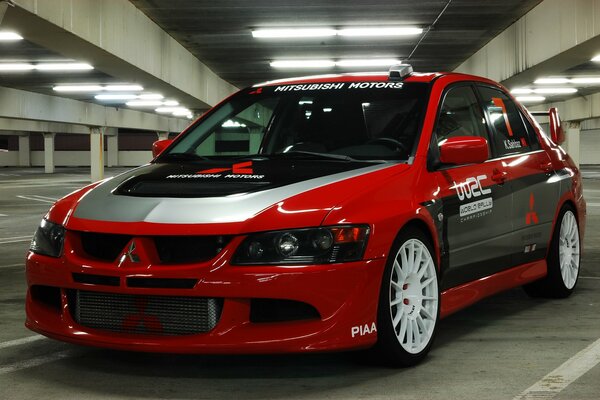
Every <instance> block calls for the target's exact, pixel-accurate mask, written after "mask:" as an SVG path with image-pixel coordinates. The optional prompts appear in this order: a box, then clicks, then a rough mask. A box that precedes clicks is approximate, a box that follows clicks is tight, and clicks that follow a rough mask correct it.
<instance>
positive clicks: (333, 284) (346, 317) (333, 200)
mask: <svg viewBox="0 0 600 400" xmlns="http://www.w3.org/2000/svg"><path fill="white" fill-rule="evenodd" d="M387 80H388V77H387V75H379V76H373V75H364V76H359V75H341V76H333V77H332V76H326V77H314V78H302V79H298V80H288V81H285V82H276V83H266V84H265V85H257V86H256V87H257V88H261V87H266V86H272V85H277V84H299V83H321V82H355V81H358V82H362V81H373V82H381V81H387ZM463 81H469V82H481V83H485V84H487V85H491V86H495V87H498V88H500V89H502V90H504V91H505V92H506V89H504V88H503V87H502V86H500V85H498V84H497V83H495V82H493V81H490V80H487V79H484V78H480V77H475V76H470V75H463V74H413V75H412V76H410V77H408V78H406V80H405V82H423V83H428V84H430V85H431V91H430V95H429V99H428V105H427V111H426V117H425V119H424V121H423V126H422V130H421V137H420V138H419V142H418V146H417V148H416V152H415V156H414V160H413V162H412V164H411V165H407V164H396V165H394V166H390V167H388V168H383V169H380V170H378V171H375V172H372V173H369V174H364V175H358V176H356V177H353V178H349V179H345V180H341V181H339V182H335V183H332V184H329V185H324V186H320V187H315V188H313V189H311V190H307V191H304V192H302V193H300V194H297V195H294V196H291V197H289V198H286V199H284V200H282V201H280V202H278V203H277V204H273V205H271V206H269V207H267V208H265V209H263V210H261V211H260V212H258V213H257V214H255V215H254V216H252V218H250V219H247V220H245V221H237V222H225V223H206V224H205V223H194V224H165V223H156V222H144V221H133V222H113V221H101V220H89V219H85V218H79V217H77V216H74V215H73V211H74V210H75V209H76V208H77V206H78V204H79V203H80V201H81V200H82V199H83V198H85V197H86V196H87V195H88V193H89V192H90V191H93V190H94V188H96V187H98V185H99V184H98V183H96V184H94V185H90V186H88V187H86V188H83V189H81V190H79V191H77V192H74V193H72V194H71V195H68V196H66V197H65V198H63V199H61V200H60V201H59V202H57V203H56V204H55V205H54V206H53V207H52V208H51V210H50V211H49V213H48V215H47V217H46V218H47V219H49V220H50V221H54V222H56V223H59V224H61V225H64V226H65V228H66V229H67V237H66V240H65V247H64V251H63V256H61V257H59V258H52V257H48V256H43V255H39V254H35V253H33V252H29V254H28V256H27V262H26V268H27V283H28V286H29V288H31V287H32V286H36V285H43V286H50V287H56V288H60V293H61V296H60V307H51V306H49V305H48V304H44V303H43V302H40V301H38V300H37V299H36V298H35V296H34V295H33V294H32V291H31V290H29V292H28V295H27V302H26V307H27V320H26V326H27V327H28V328H30V329H32V330H34V331H36V332H39V333H42V334H44V335H47V336H49V337H53V338H56V339H60V340H64V341H69V342H73V343H80V344H86V345H93V346H102V347H111V348H117V349H124V350H140V351H156V352H182V353H187V352H197V353H271V352H299V351H324V350H342V349H353V348H366V347H369V346H372V345H373V344H374V343H375V342H376V341H377V332H376V330H374V331H372V332H368V333H366V334H364V335H357V336H355V335H353V334H351V330H352V327H356V326H364V325H367V326H371V324H373V323H375V322H376V320H377V317H376V316H377V303H378V298H379V291H380V286H381V280H382V274H383V271H384V268H385V265H386V260H387V257H388V255H389V251H390V246H391V243H393V242H394V239H395V238H396V236H397V235H398V232H399V231H400V230H401V229H402V228H403V227H406V226H407V225H408V224H414V225H417V226H419V227H421V228H422V229H424V230H426V231H427V232H428V233H429V236H430V238H431V241H432V244H433V248H434V249H435V251H436V254H435V257H436V260H437V265H438V266H441V265H442V264H443V258H444V254H445V253H444V252H445V251H447V249H445V250H444V246H445V245H444V243H441V241H440V237H441V236H440V233H439V232H438V228H437V226H438V223H439V221H437V219H438V218H439V216H438V215H432V214H431V211H430V209H429V208H428V207H427V204H429V203H430V202H432V201H435V200H436V199H442V198H446V197H449V196H456V194H455V188H454V187H453V186H452V185H449V184H447V183H448V180H454V181H455V182H461V181H463V180H464V177H466V176H477V175H482V174H484V175H485V176H486V178H485V179H482V180H481V189H482V190H485V189H486V188H489V187H492V186H494V185H496V184H498V182H494V181H493V180H492V178H493V177H494V176H496V175H495V173H496V171H497V170H502V172H504V175H503V176H504V178H502V179H503V182H501V183H500V185H503V184H510V183H511V182H516V181H517V180H518V179H520V178H526V177H528V176H530V175H532V174H538V173H540V171H541V170H540V168H547V171H557V170H564V171H567V173H568V174H569V175H570V178H569V179H570V180H571V190H568V191H566V192H565V193H562V195H561V197H560V199H559V200H558V202H557V203H556V204H555V205H553V208H554V211H553V215H554V219H553V221H556V219H557V216H558V213H559V211H560V209H561V207H562V206H563V205H564V204H565V203H567V202H568V203H570V204H572V205H573V207H575V209H576V210H577V216H578V220H579V226H580V235H581V237H583V233H584V229H585V215H586V208H585V201H584V200H583V194H582V187H581V177H580V175H579V171H578V169H577V167H576V166H575V164H574V163H573V161H572V160H571V159H570V157H569V156H568V155H567V154H566V153H565V152H564V151H563V150H562V149H561V148H560V147H558V146H557V145H556V144H554V143H552V142H551V141H550V140H549V139H548V138H547V137H546V136H545V135H544V134H542V133H540V131H539V126H538V125H537V123H536V122H535V121H534V120H533V119H532V118H531V117H530V116H529V114H528V113H527V111H526V110H525V109H522V111H523V113H524V114H525V115H526V116H527V118H528V119H529V120H530V121H529V122H530V123H531V124H532V125H534V126H535V127H536V131H537V132H536V134H537V136H538V139H539V142H540V145H541V149H540V150H539V151H536V152H532V153H527V154H525V155H523V154H521V155H514V156H508V157H504V158H499V159H494V160H488V161H487V162H485V163H483V164H477V165H474V166H472V167H467V168H462V169H461V170H460V171H459V169H450V170H447V171H446V172H444V173H442V172H440V171H429V170H428V168H427V153H428V149H429V144H430V142H431V136H432V132H433V130H434V126H435V123H436V119H437V115H438V109H439V105H440V102H441V100H442V96H443V94H444V90H445V89H446V88H447V87H448V85H451V84H454V83H458V82H463ZM209 114H210V112H209V113H207V114H205V115H204V116H203V117H201V119H202V118H205V117H206V115H209ZM192 125H193V124H192ZM185 133H186V131H184V132H183V133H182V135H184V134H185ZM400 180H401V182H402V186H403V187H402V189H403V190H396V189H394V187H391V186H390V185H386V182H392V181H399V182H400ZM504 182H506V183H504ZM535 201H537V202H543V201H544V200H543V199H535ZM518 207H520V208H518V210H521V208H522V210H523V211H522V212H523V224H525V218H526V214H527V212H530V211H531V210H532V209H533V207H531V205H530V204H529V203H527V204H522V205H518ZM534 207H535V204H534ZM507 212H508V211H507ZM516 212H517V211H516ZM518 212H521V211H518ZM338 224H368V225H369V226H370V229H371V231H370V237H369V241H368V244H367V248H366V251H365V253H364V256H363V260H361V261H355V262H349V263H339V264H323V265H298V266H285V267H277V266H269V265H264V266H234V265H232V264H231V257H232V254H233V253H234V251H235V249H236V248H237V246H238V245H239V244H240V243H241V242H242V241H243V240H244V238H245V237H246V235H247V234H249V233H252V232H262V231H272V230H280V229H292V228H305V227H313V226H328V225H338ZM553 230H554V225H552V231H553ZM72 231H81V232H86V231H93V232H100V233H115V232H118V233H120V234H128V235H132V236H134V237H136V240H138V241H137V244H138V246H139V248H138V254H139V256H140V258H141V259H142V262H141V264H140V266H137V265H134V264H131V263H127V260H125V261H122V262H121V264H120V265H119V266H118V267H117V268H115V265H114V263H110V262H102V261H94V262H90V260H89V259H86V258H82V257H81V256H80V254H81V251H80V249H78V246H80V243H78V239H77V237H76V236H75V235H73V234H72V233H71V232H72ZM152 235H234V238H233V239H232V240H231V241H230V242H229V243H228V244H227V245H226V246H225V248H224V249H223V250H222V251H221V252H220V253H219V255H218V256H217V257H215V258H214V259H212V260H210V261H207V262H204V263H201V264H193V265H177V266H169V267H164V266H161V265H159V263H158V262H157V255H156V252H155V251H154V250H153V249H152V246H150V245H148V243H146V241H148V240H149V239H145V238H147V237H148V236H152ZM548 246H549V243H548ZM440 268H441V267H440ZM546 270H547V266H546V262H545V260H544V259H540V260H537V261H534V262H526V263H524V264H521V265H517V266H514V267H512V268H510V269H507V270H504V271H501V272H498V273H494V274H492V275H490V276H485V277H482V278H479V279H475V280H473V281H470V282H467V283H464V284H460V285H458V286H453V287H449V288H444V290H443V292H442V296H441V305H442V308H441V316H442V317H445V316H448V315H450V314H451V313H453V312H456V311H458V310H460V309H462V308H464V307H466V306H468V305H470V304H473V303H474V302H476V301H478V300H480V299H482V298H485V297H487V296H490V295H493V294H495V293H498V292H499V291H502V290H506V289H509V288H512V287H515V286H519V285H523V284H525V283H528V282H531V281H534V280H536V279H539V278H541V277H543V276H545V274H546ZM90 272H91V273H93V274H96V275H102V276H111V277H117V278H118V280H119V282H120V283H121V284H120V285H118V286H114V287H110V288H102V290H109V291H110V292H112V293H124V294H134V295H144V294H152V295H169V296H203V297H219V298H224V299H225V300H224V303H223V309H222V314H221V317H220V320H219V322H218V323H217V325H216V327H215V328H214V329H213V330H212V331H210V332H208V333H202V334H196V335H185V336H153V335H139V334H126V333H115V332H108V331H104V330H98V329H93V328H88V327H83V326H80V325H79V324H77V323H76V322H75V320H74V319H73V316H72V315H71V311H70V309H69V306H68V296H67V290H98V289H96V288H95V285H90V284H86V283H78V282H76V281H74V279H73V276H74V275H73V274H74V273H75V274H86V273H90ZM130 277H153V278H168V279H177V278H182V279H185V278H198V282H197V284H196V285H195V286H194V287H193V289H175V288H173V289H157V288H133V287H128V286H127V285H125V284H124V282H125V280H126V279H127V278H130ZM253 298H274V299H289V300H296V301H300V302H304V303H307V304H310V305H312V306H314V307H315V308H316V309H317V310H318V311H319V314H320V319H318V320H307V321H291V322H276V323H261V324H257V323H251V322H250V320H249V313H250V301H251V299H253Z"/></svg>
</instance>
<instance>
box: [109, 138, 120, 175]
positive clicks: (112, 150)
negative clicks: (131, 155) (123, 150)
mask: <svg viewBox="0 0 600 400" xmlns="http://www.w3.org/2000/svg"><path fill="white" fill-rule="evenodd" d="M117 165H119V136H118V134H115V135H110V136H106V166H107V167H116V166H117Z"/></svg>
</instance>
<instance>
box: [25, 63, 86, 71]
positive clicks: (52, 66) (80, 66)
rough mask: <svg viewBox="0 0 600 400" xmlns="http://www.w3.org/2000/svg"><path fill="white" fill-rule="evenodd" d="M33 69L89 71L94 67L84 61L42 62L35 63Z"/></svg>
mask: <svg viewBox="0 0 600 400" xmlns="http://www.w3.org/2000/svg"><path fill="white" fill-rule="evenodd" d="M35 69H37V70H38V71H89V70H90V69H94V67H92V66H91V65H90V64H86V63H43V64H36V66H35Z"/></svg>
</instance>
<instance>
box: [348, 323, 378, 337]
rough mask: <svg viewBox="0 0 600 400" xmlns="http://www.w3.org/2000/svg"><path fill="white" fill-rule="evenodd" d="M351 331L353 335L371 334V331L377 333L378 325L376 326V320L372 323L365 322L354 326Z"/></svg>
mask: <svg viewBox="0 0 600 400" xmlns="http://www.w3.org/2000/svg"><path fill="white" fill-rule="evenodd" d="M350 333H351V334H352V337H356V336H365V335H370V334H371V333H377V326H375V322H373V323H371V325H369V324H364V325H358V326H353V327H352V329H351V330H350Z"/></svg>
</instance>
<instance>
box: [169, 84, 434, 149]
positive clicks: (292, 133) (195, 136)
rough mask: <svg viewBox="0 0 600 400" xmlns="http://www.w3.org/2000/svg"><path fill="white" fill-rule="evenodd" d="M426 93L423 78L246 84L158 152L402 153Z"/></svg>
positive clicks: (411, 141)
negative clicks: (418, 80)
mask: <svg viewBox="0 0 600 400" xmlns="http://www.w3.org/2000/svg"><path fill="white" fill-rule="evenodd" d="M427 94H428V85H426V84H423V83H404V82H339V83H314V84H297V85H280V86H266V87H262V88H258V89H256V88H253V89H248V90H246V91H243V92H241V93H239V94H238V95H236V96H234V97H233V98H232V99H231V100H229V101H228V102H226V103H224V104H223V105H221V106H220V107H219V108H218V109H216V110H214V111H213V112H212V113H211V114H210V115H208V116H207V117H206V118H204V119H202V120H201V121H200V122H199V123H198V124H197V125H196V126H195V127H194V128H193V129H191V130H190V131H189V132H188V133H187V134H186V135H185V136H184V137H183V138H181V139H180V140H178V143H177V144H176V145H175V146H174V147H173V148H172V149H171V150H170V151H169V152H168V153H164V155H163V156H161V159H168V158H169V155H173V154H177V155H180V156H183V155H196V156H203V157H206V156H208V157H223V156H226V157H227V156H240V155H255V154H258V155H272V154H278V155H279V154H283V155H285V153H294V152H296V153H297V152H311V153H324V154H331V155H342V156H349V157H352V158H356V159H365V160H366V159H373V160H386V159H388V160H408V159H409V157H410V156H411V155H412V154H413V152H414V148H415V143H416V140H417V138H418V137H419V133H420V129H421V123H422V120H423V116H424V111H425V104H426V100H427Z"/></svg>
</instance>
